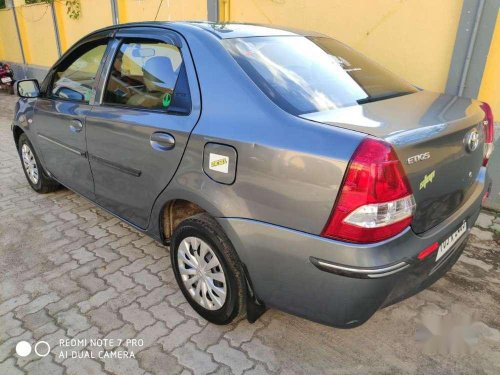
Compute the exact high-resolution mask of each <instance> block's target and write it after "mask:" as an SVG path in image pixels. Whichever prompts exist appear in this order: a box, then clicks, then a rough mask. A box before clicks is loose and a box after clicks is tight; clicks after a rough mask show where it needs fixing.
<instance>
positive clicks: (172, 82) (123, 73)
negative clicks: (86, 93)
mask: <svg viewBox="0 0 500 375" xmlns="http://www.w3.org/2000/svg"><path fill="white" fill-rule="evenodd" d="M182 68H183V63H182V56H181V53H180V51H179V49H178V48H177V47H176V46H173V45H170V44H166V43H162V42H159V41H158V42H156V41H151V40H149V41H144V40H143V41H141V40H129V41H125V42H123V43H122V44H121V46H120V49H119V51H118V52H117V54H116V56H115V58H114V60H113V64H112V66H111V71H110V74H109V78H108V82H107V84H106V88H105V92H104V98H103V102H104V103H107V104H118V105H124V106H127V107H138V108H148V109H168V108H169V107H170V106H171V104H172V101H173V99H174V97H173V96H174V88H175V87H176V83H177V79H178V77H179V74H180V72H181V70H182Z"/></svg>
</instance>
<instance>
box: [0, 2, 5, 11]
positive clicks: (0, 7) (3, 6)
mask: <svg viewBox="0 0 500 375" xmlns="http://www.w3.org/2000/svg"><path fill="white" fill-rule="evenodd" d="M3 8H5V0H0V9H3Z"/></svg>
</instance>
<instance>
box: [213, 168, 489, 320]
mask: <svg viewBox="0 0 500 375" xmlns="http://www.w3.org/2000/svg"><path fill="white" fill-rule="evenodd" d="M487 180H488V178H487V174H486V169H485V168H482V171H481V173H480V175H479V176H478V183H477V184H476V189H475V191H474V192H473V193H472V194H471V196H470V197H469V198H468V200H467V202H466V203H465V204H463V205H462V207H461V208H460V209H459V210H457V211H456V212H455V213H454V214H453V215H451V216H450V217H449V218H448V219H446V220H445V221H444V222H442V223H441V224H439V225H438V226H436V227H434V228H432V229H430V230H429V231H427V232H425V233H423V234H420V235H417V234H415V233H414V232H413V231H412V230H411V229H410V228H408V229H407V230H405V231H404V232H402V233H401V234H399V235H398V236H396V237H394V238H392V239H390V240H387V241H384V242H380V243H376V244H370V245H357V244H348V243H344V242H339V241H334V240H330V239H326V238H322V237H319V236H316V235H311V234H307V233H303V232H299V231H295V230H291V229H287V228H283V227H278V226H275V225H271V224H267V223H262V222H259V221H254V220H248V219H235V218H221V219H219V222H220V224H221V225H222V226H223V228H224V229H225V231H226V233H227V235H228V236H229V238H230V240H231V241H232V243H233V245H234V246H235V248H236V250H237V252H238V254H239V256H240V259H241V261H242V262H243V263H244V264H245V265H246V267H247V269H248V273H249V276H250V278H251V282H252V284H253V288H254V290H255V293H256V295H257V296H258V298H259V299H260V300H262V301H263V302H264V303H265V304H266V305H267V306H270V307H275V308H278V309H280V310H283V311H286V312H289V313H292V314H294V315H298V316H301V317H304V318H307V319H310V320H314V321H317V322H319V323H323V324H327V325H331V326H336V327H343V328H350V327H355V326H358V325H360V324H362V323H364V322H365V321H366V320H368V319H369V318H370V317H371V316H372V315H373V314H374V313H375V312H376V311H377V310H378V309H380V308H381V307H384V306H387V305H390V304H392V303H395V302H398V301H400V300H402V299H404V298H407V297H409V296H411V295H413V294H415V293H418V292H419V291H420V290H422V289H425V288H427V287H428V286H429V285H431V284H432V283H433V282H435V281H436V280H438V279H439V278H440V277H441V276H442V275H444V274H445V273H446V272H447V271H448V270H449V269H450V268H451V267H452V266H453V264H454V263H455V262H456V261H457V259H458V258H459V256H460V254H461V252H462V251H463V248H464V247H465V243H466V238H467V236H468V232H469V231H470V229H471V228H472V227H473V225H474V223H475V221H476V219H477V217H478V215H479V211H480V208H481V200H482V197H483V195H484V192H485V191H486V190H487V185H488V184H487ZM464 221H465V222H467V232H466V233H465V234H464V235H463V236H462V237H460V239H459V240H458V241H457V242H456V243H455V244H454V245H453V247H452V248H450V249H449V250H448V251H447V252H446V255H445V256H443V257H442V258H441V259H439V262H436V253H434V254H432V255H431V256H429V257H428V258H426V259H424V261H420V260H419V259H417V255H418V254H419V253H420V252H421V251H422V250H423V249H425V248H426V247H428V246H429V245H431V244H433V243H434V242H438V243H441V242H443V241H444V240H445V239H447V238H448V237H449V236H450V235H451V234H452V233H453V232H454V231H456V230H457V228H458V227H460V226H461V225H462V224H463V222H464Z"/></svg>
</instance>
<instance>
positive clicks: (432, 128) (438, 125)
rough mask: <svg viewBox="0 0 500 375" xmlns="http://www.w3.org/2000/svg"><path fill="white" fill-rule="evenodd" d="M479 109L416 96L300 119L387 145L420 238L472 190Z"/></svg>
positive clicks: (478, 152)
mask: <svg viewBox="0 0 500 375" xmlns="http://www.w3.org/2000/svg"><path fill="white" fill-rule="evenodd" d="M480 104H481V103H480V102H478V101H475V100H471V99H466V98H461V97H456V96H451V95H444V94H437V93H432V92H428V91H419V92H417V93H414V94H410V95H405V96H400V97H396V98H392V99H387V100H380V101H376V102H372V103H367V104H363V105H358V106H352V107H345V108H340V109H337V110H332V111H325V112H317V113H312V114H306V115H302V117H303V118H306V119H309V120H313V121H317V122H321V123H326V124H331V125H335V126H339V127H342V128H347V129H351V130H356V131H360V132H363V133H366V134H368V135H372V136H375V137H379V138H383V139H385V140H386V141H388V142H389V143H391V144H392V146H393V147H394V149H395V151H396V153H397V155H398V157H399V159H400V160H401V163H402V165H403V168H404V170H405V172H406V174H407V177H408V180H409V182H410V185H411V187H412V190H413V194H414V197H415V201H416V203H417V209H416V212H415V215H414V218H413V222H412V229H413V230H414V231H415V232H416V233H422V232H425V231H426V230H428V229H430V228H432V227H434V226H436V225H437V224H439V223H440V222H442V221H443V220H444V219H446V218H447V217H448V216H450V215H451V214H452V213H453V212H454V211H455V210H457V209H458V208H459V207H460V206H461V205H462V203H463V202H464V201H466V199H467V197H468V196H469V194H470V193H471V192H472V191H473V190H474V189H473V188H474V185H475V183H476V178H477V175H478V173H479V170H480V168H481V165H482V160H483V143H484V131H483V127H482V120H483V118H484V112H483V111H482V110H481V108H480ZM476 132H477V137H476ZM471 138H473V139H472V140H471ZM474 146H475V147H474Z"/></svg>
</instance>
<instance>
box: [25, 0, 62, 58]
mask: <svg viewBox="0 0 500 375" xmlns="http://www.w3.org/2000/svg"><path fill="white" fill-rule="evenodd" d="M16 12H17V22H18V24H19V31H20V33H21V39H22V41H23V47H24V56H25V57H26V63H27V64H35V65H41V66H51V65H52V64H53V63H54V62H55V61H56V60H57V59H58V57H59V56H58V54H57V45H56V39H55V38H56V35H55V32H54V27H53V23H52V13H51V9H50V6H49V5H48V4H33V5H22V6H18V7H16Z"/></svg>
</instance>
